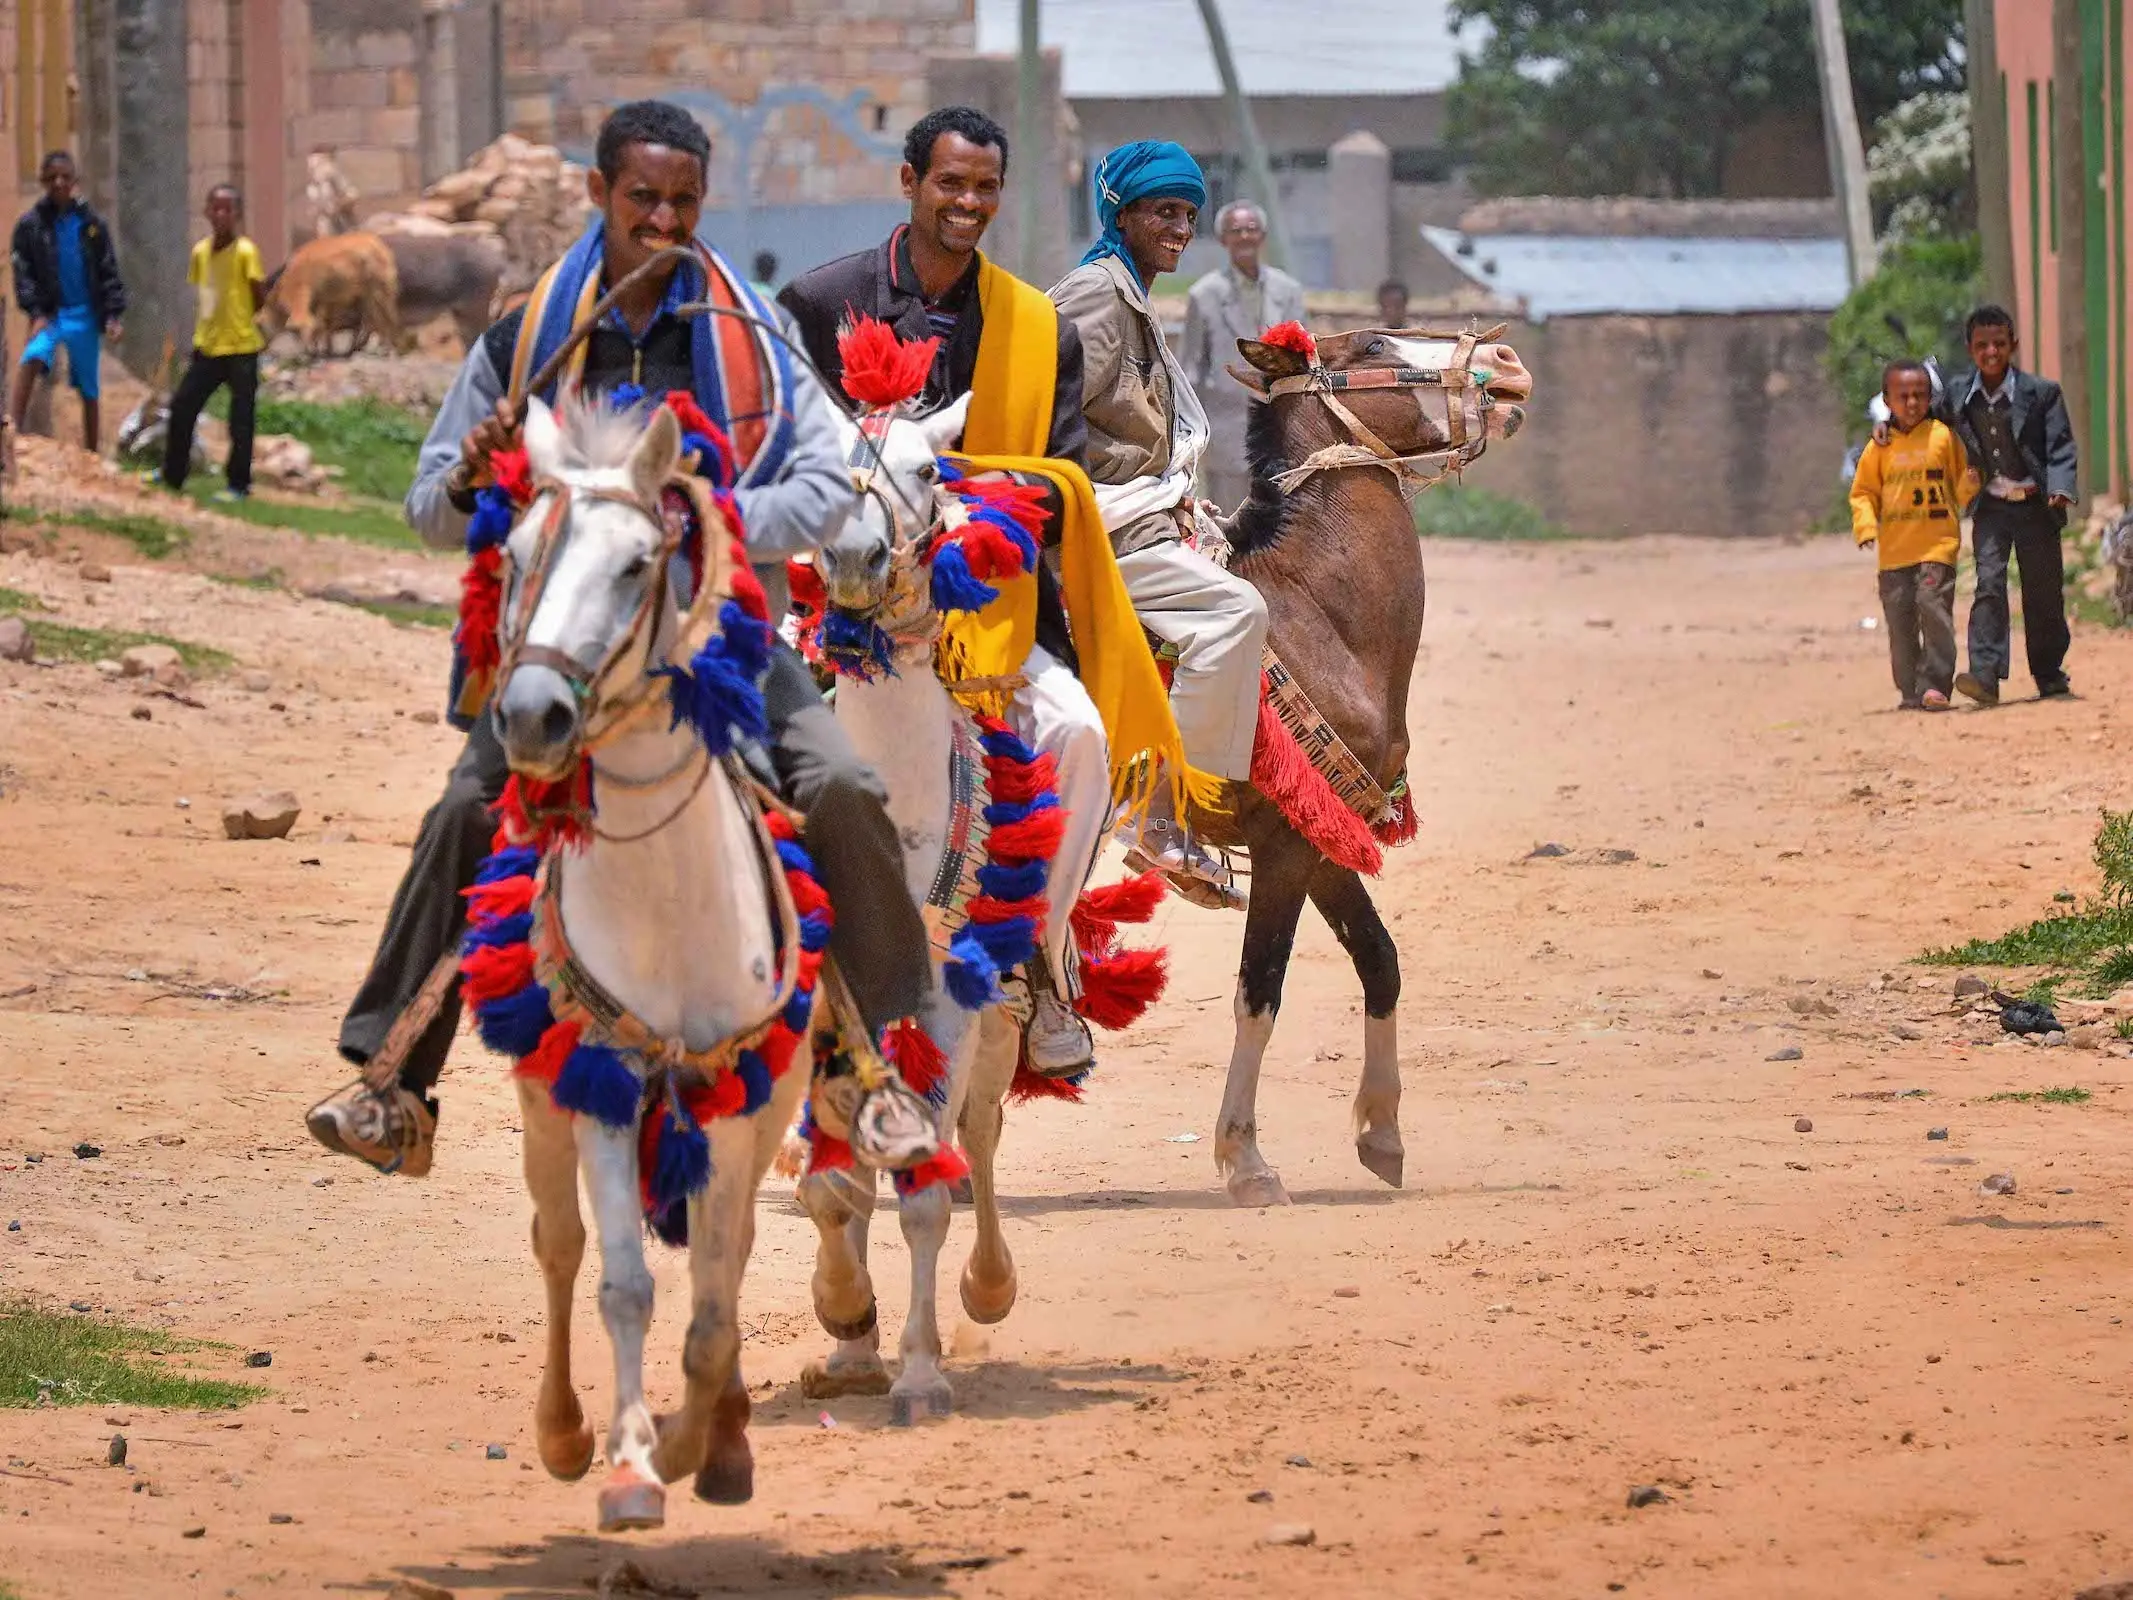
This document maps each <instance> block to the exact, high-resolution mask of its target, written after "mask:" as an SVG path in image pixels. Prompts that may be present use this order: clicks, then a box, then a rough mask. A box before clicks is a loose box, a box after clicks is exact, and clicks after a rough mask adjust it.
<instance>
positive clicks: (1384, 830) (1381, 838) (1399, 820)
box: [1370, 794, 1422, 849]
mask: <svg viewBox="0 0 2133 1600" xmlns="http://www.w3.org/2000/svg"><path fill="white" fill-rule="evenodd" d="M1421 826H1422V819H1421V818H1420V817H1418V816H1417V815H1416V814H1415V798H1414V796H1413V795H1411V794H1410V795H1409V796H1407V798H1406V799H1404V800H1402V801H1401V802H1400V810H1399V814H1398V815H1396V816H1394V817H1393V818H1391V819H1390V820H1389V821H1386V822H1380V823H1377V824H1375V825H1374V826H1373V827H1372V828H1371V830H1370V836H1371V837H1372V838H1373V839H1375V840H1377V842H1378V843H1379V844H1381V845H1384V846H1386V847H1387V848H1388V849H1391V848H1395V847H1397V846H1399V845H1403V844H1406V843H1407V842H1408V841H1409V840H1410V839H1412V838H1414V836H1415V834H1416V832H1417V831H1418V830H1419V829H1420V828H1421Z"/></svg>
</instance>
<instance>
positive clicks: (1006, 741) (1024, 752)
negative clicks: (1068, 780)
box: [978, 723, 1037, 767]
mask: <svg viewBox="0 0 2133 1600" xmlns="http://www.w3.org/2000/svg"><path fill="white" fill-rule="evenodd" d="M978 744H979V745H980V747H982V748H983V750H984V751H985V753H986V754H987V755H989V756H994V757H1004V758H1006V759H1007V760H1009V761H1012V762H1014V763H1015V764H1016V765H1017V766H1022V767H1026V766H1028V765H1029V764H1030V763H1031V762H1032V761H1035V760H1036V759H1037V752H1036V751H1034V750H1032V749H1031V748H1030V747H1029V746H1028V745H1027V744H1025V743H1023V741H1022V736H1021V735H1020V734H1018V733H1017V732H1015V730H1014V729H1012V728H1010V727H1008V726H1007V725H1006V724H1004V723H1003V724H1002V725H1001V726H999V727H997V728H981V729H979V730H978Z"/></svg>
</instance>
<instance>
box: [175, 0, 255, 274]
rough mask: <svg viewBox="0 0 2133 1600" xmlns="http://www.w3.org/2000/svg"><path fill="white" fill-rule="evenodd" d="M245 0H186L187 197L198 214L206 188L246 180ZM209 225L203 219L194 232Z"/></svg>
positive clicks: (239, 182)
mask: <svg viewBox="0 0 2133 1600" xmlns="http://www.w3.org/2000/svg"><path fill="white" fill-rule="evenodd" d="M245 55H246V51H245V39H244V12H243V0H186V7H185V86H186V91H187V98H188V109H189V118H188V122H187V129H188V132H187V143H188V152H187V154H188V159H189V165H190V168H191V172H192V181H191V182H190V183H189V184H188V185H187V186H186V191H185V198H186V203H187V205H188V206H189V207H190V209H191V210H192V211H193V212H195V213H198V211H199V210H200V207H201V206H202V204H203V203H204V202H205V201H206V199H207V191H208V189H209V188H210V187H211V186H212V185H214V184H218V183H238V184H241V183H243V182H244V177H245V172H244V136H245V134H244V120H245V119H244V68H245ZM206 228H207V224H206V222H205V221H200V222H198V224H197V225H196V226H195V228H194V230H193V231H194V232H195V233H196V234H199V233H204V232H205V231H206Z"/></svg>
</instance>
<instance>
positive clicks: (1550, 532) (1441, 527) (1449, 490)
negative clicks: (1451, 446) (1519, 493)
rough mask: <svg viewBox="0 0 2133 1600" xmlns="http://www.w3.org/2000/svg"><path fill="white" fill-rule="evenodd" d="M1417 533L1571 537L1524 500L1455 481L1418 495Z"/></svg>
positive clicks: (1429, 536) (1431, 535) (1432, 535)
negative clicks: (1455, 482)
mask: <svg viewBox="0 0 2133 1600" xmlns="http://www.w3.org/2000/svg"><path fill="white" fill-rule="evenodd" d="M1415 532H1416V533H1418V534H1420V535H1422V536H1423V537H1424V538H1426V539H1567V538H1569V537H1570V535H1569V534H1568V533H1567V532H1565V531H1564V530H1563V529H1561V528H1559V527H1557V526H1556V525H1555V524H1554V523H1552V522H1550V521H1549V520H1548V519H1547V518H1546V517H1545V516H1543V515H1542V514H1541V513H1540V512H1539V511H1538V510H1536V509H1535V508H1533V507H1532V506H1529V505H1527V504H1526V502H1525V501H1523V500H1517V499H1513V498H1512V497H1511V496H1510V495H1507V494H1497V493H1496V492H1495V491H1494V490H1490V489H1478V488H1471V487H1469V486H1467V485H1465V484H1451V483H1447V484H1440V485H1439V486H1438V487H1436V488H1434V489H1431V490H1429V491H1427V492H1426V493H1424V494H1420V495H1417V496H1416V497H1415Z"/></svg>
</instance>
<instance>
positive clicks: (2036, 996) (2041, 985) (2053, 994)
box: [2022, 972, 2066, 1011]
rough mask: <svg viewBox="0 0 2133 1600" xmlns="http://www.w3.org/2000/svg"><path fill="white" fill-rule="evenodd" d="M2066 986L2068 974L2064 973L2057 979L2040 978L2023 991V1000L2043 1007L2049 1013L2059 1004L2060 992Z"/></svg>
mask: <svg viewBox="0 0 2133 1600" xmlns="http://www.w3.org/2000/svg"><path fill="white" fill-rule="evenodd" d="M2065 986H2066V974H2065V973H2063V972H2062V973H2060V974H2059V975H2058V976H2056V977H2051V978H2039V979H2038V980H2037V981H2036V982H2035V983H2033V984H2031V985H2030V986H2029V987H2028V988H2027V989H2024V990H2023V991H2022V998H2023V999H2024V1000H2027V1001H2028V1002H2029V1003H2030V1004H2031V1005H2033V1006H2042V1007H2044V1009H2045V1010H2047V1011H2049V1010H2051V1009H2052V1007H2054V1006H2056V1005H2057V1004H2058V1003H2059V991H2060V990H2061V989H2062V988H2064V987H2065Z"/></svg>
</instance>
